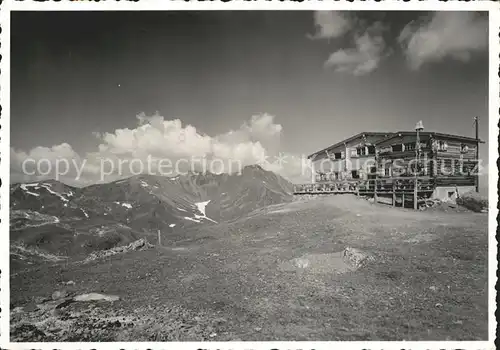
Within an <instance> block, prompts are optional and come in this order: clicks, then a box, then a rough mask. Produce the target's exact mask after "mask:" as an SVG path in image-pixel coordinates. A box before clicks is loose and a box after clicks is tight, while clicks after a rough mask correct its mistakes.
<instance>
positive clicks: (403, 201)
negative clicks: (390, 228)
mask: <svg viewBox="0 0 500 350" xmlns="http://www.w3.org/2000/svg"><path fill="white" fill-rule="evenodd" d="M401 207H402V208H404V207H405V193H404V192H403V196H402V198H401Z"/></svg>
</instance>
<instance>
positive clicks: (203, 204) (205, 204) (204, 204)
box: [195, 200, 210, 216]
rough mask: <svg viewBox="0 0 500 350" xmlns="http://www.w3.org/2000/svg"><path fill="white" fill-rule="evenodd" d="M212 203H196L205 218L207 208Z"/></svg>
mask: <svg viewBox="0 0 500 350" xmlns="http://www.w3.org/2000/svg"><path fill="white" fill-rule="evenodd" d="M208 203H210V201H209V200H208V201H205V202H198V203H195V204H196V207H197V208H198V210H199V211H200V213H202V214H203V216H205V215H206V214H205V208H206V206H207V204H208Z"/></svg>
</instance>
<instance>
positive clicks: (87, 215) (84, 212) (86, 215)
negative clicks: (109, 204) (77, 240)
mask: <svg viewBox="0 0 500 350" xmlns="http://www.w3.org/2000/svg"><path fill="white" fill-rule="evenodd" d="M80 210H81V211H82V212H83V214H85V217H86V218H88V217H89V214H87V212H86V211H85V210H83V209H82V208H80Z"/></svg>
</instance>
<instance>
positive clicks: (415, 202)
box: [413, 178, 418, 210]
mask: <svg viewBox="0 0 500 350" xmlns="http://www.w3.org/2000/svg"><path fill="white" fill-rule="evenodd" d="M413 209H415V210H417V209H418V180H417V178H415V185H414V187H413Z"/></svg>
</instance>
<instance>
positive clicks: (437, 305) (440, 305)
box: [434, 303, 443, 307]
mask: <svg viewBox="0 0 500 350" xmlns="http://www.w3.org/2000/svg"><path fill="white" fill-rule="evenodd" d="M434 306H435V307H443V304H441V303H436V305H434Z"/></svg>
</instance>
